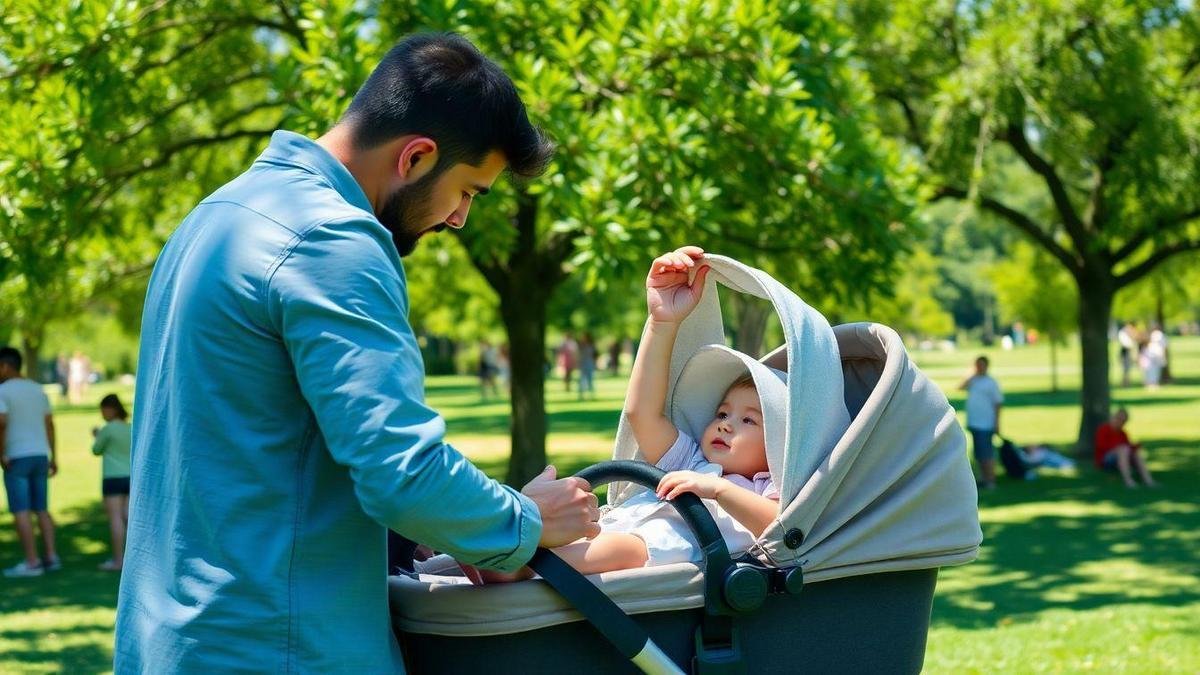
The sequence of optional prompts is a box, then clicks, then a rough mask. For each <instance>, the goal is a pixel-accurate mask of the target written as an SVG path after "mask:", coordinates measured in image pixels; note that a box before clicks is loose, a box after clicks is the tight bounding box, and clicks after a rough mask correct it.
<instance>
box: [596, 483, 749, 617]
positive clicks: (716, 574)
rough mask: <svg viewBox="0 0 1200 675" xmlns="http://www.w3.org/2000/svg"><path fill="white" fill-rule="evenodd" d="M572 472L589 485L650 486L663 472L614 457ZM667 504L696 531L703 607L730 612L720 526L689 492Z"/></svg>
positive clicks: (727, 565)
mask: <svg viewBox="0 0 1200 675" xmlns="http://www.w3.org/2000/svg"><path fill="white" fill-rule="evenodd" d="M575 475H576V476H577V477H579V478H582V479H584V480H586V481H587V482H588V483H590V484H591V486H592V487H593V488H595V487H597V486H600V485H605V484H607V483H611V482H613V481H616V480H627V481H630V482H633V483H637V484H638V485H641V486H643V487H647V488H649V489H651V490H653V489H655V488H656V487H658V483H659V481H661V480H662V478H663V476H665V475H667V473H666V472H665V471H663V470H662V469H660V468H658V467H657V466H654V465H653V464H647V463H645V462H637V461H633V460H627V459H618V460H612V461H608V462H600V463H598V464H593V465H592V466H589V467H587V468H586V469H583V470H582V471H580V472H578V473H576V474H575ZM670 504H671V505H672V506H674V507H675V510H677V511H679V515H681V516H683V519H684V520H685V521H687V524H688V526H689V527H691V528H692V532H694V533H695V534H696V541H697V542H698V543H699V544H700V551H701V552H702V553H703V554H704V566H703V567H704V604H705V609H706V610H707V611H708V612H710V613H711V614H727V615H731V614H734V611H733V609H732V608H731V607H729V605H728V603H727V602H726V601H725V597H724V595H725V594H724V593H723V592H722V589H721V584H722V581H723V579H724V578H725V572H726V571H727V570H728V569H729V568H730V567H731V566H732V565H733V561H732V560H731V558H730V555H729V547H728V546H727V545H726V544H725V538H724V537H722V536H721V530H720V528H718V527H717V523H716V521H715V520H713V517H712V514H711V513H709V512H708V508H707V507H706V506H704V502H703V501H701V500H700V498H699V497H697V496H696V495H694V494H691V493H684V494H681V495H679V496H678V497H676V498H674V499H672V500H671V501H670Z"/></svg>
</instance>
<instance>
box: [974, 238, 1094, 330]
mask: <svg viewBox="0 0 1200 675" xmlns="http://www.w3.org/2000/svg"><path fill="white" fill-rule="evenodd" d="M989 272H990V274H989V275H988V276H989V277H990V278H991V281H992V286H993V287H994V288H995V289H996V299H997V300H998V301H999V304H1000V313H1001V316H1002V317H1003V319H1004V321H1006V322H1009V323H1012V322H1017V321H1020V322H1022V323H1024V324H1025V326H1026V327H1027V328H1035V329H1037V330H1038V331H1040V332H1041V333H1043V334H1044V335H1045V336H1046V337H1047V338H1049V339H1051V340H1053V341H1055V342H1059V343H1061V342H1063V341H1065V339H1066V336H1067V335H1069V334H1070V333H1071V331H1072V330H1074V327H1075V315H1076V313H1077V312H1078V306H1079V294H1078V292H1077V291H1076V290H1075V284H1074V283H1073V282H1072V280H1071V278H1070V275H1068V274H1067V272H1066V270H1064V269H1062V267H1061V266H1059V265H1055V264H1054V261H1053V260H1052V259H1051V258H1050V255H1049V254H1048V253H1046V252H1045V251H1042V250H1041V249H1038V248H1036V247H1035V246H1033V245H1032V244H1028V243H1025V242H1020V243H1018V244H1017V245H1016V246H1014V247H1013V248H1012V249H1011V250H1010V251H1009V254H1008V257H1007V258H1005V259H1004V260H1001V261H999V262H996V263H993V264H992V265H991V269H990V270H989Z"/></svg>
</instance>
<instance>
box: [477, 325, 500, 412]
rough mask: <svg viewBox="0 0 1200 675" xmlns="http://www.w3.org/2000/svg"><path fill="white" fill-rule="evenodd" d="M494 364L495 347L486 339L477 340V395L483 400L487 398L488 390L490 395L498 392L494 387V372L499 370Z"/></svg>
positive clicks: (493, 395) (495, 394) (496, 394)
mask: <svg viewBox="0 0 1200 675" xmlns="http://www.w3.org/2000/svg"><path fill="white" fill-rule="evenodd" d="M499 370H500V369H499V367H497V365H496V348H495V347H493V346H492V343H491V342H488V341H487V340H480V341H479V373H478V374H479V396H480V398H482V399H483V400H484V401H486V400H488V392H489V391H490V392H491V395H492V397H493V398H494V397H496V396H498V395H499V394H500V390H499V389H498V388H497V387H496V374H497V372H498V371H499Z"/></svg>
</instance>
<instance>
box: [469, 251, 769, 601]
mask: <svg viewBox="0 0 1200 675" xmlns="http://www.w3.org/2000/svg"><path fill="white" fill-rule="evenodd" d="M703 255H704V254H703V251H702V250H701V249H699V248H697V247H695V246H685V247H683V248H680V249H678V250H676V251H672V252H670V253H666V254H664V255H662V256H659V257H658V258H656V259H655V260H654V262H653V263H652V265H651V268H650V273H649V275H648V277H647V279H646V304H647V305H648V308H649V314H650V326H649V328H648V329H647V330H646V334H645V338H644V339H643V340H642V343H641V346H640V348H639V349H638V354H637V358H636V359H635V361H634V364H633V373H632V375H631V376H630V385H629V397H628V399H627V400H626V402H625V415H627V416H628V419H629V424H630V428H631V429H632V430H633V434H634V437H635V438H636V439H637V443H638V446H639V448H640V449H641V453H642V455H643V457H644V459H645V460H646V461H647V462H650V463H653V464H656V465H657V466H658V468H660V469H662V470H664V471H667V472H668V473H667V475H666V476H664V477H663V478H662V480H661V481H660V482H659V484H658V487H657V490H656V491H655V492H646V493H643V494H642V495H638V496H637V497H634V498H633V499H630V500H629V501H627V502H625V503H623V504H621V505H620V506H618V507H616V508H613V509H611V510H610V511H609V512H608V513H607V514H606V515H604V516H603V517H602V518H601V519H600V528H601V533H600V534H599V535H597V536H596V537H595V538H594V539H590V540H589V539H580V540H578V541H575V542H572V543H570V544H567V545H566V546H560V547H558V548H556V549H554V551H555V553H557V554H558V555H559V556H560V557H561V558H562V559H563V560H564V561H566V563H567V564H569V565H570V566H571V567H573V568H575V569H576V570H578V571H579V572H582V573H584V574H596V573H600V572H611V571H615V570H622V569H632V568H637V567H643V566H645V565H662V564H667V563H674V562H686V561H693V562H695V561H698V560H700V559H701V552H700V550H699V547H698V546H697V545H696V543H695V541H694V540H693V538H692V534H691V532H690V530H689V529H688V526H687V525H686V524H685V523H684V522H683V520H682V518H681V517H679V516H678V514H677V513H676V512H675V510H674V507H673V506H671V505H670V504H669V503H667V501H666V500H670V499H674V498H675V497H676V496H678V495H680V494H682V493H685V492H691V493H693V494H695V495H696V496H698V497H700V498H702V499H704V500H706V502H708V501H709V500H711V502H709V503H708V504H707V505H708V506H709V510H710V511H713V512H714V518H715V519H716V521H717V524H718V527H719V528H720V529H721V533H722V534H723V535H724V537H725V540H726V543H727V544H728V545H729V550H730V552H731V553H734V554H736V553H740V552H743V551H746V550H748V549H749V548H750V546H751V545H752V544H753V543H754V540H755V539H757V538H758V536H759V535H761V534H762V533H763V531H764V530H765V529H766V528H767V526H769V525H770V524H771V522H772V521H773V520H774V519H775V517H776V516H777V515H778V513H779V491H778V489H777V488H776V487H775V484H774V481H773V480H772V478H771V474H770V472H769V469H768V466H767V448H766V440H765V435H764V432H763V422H764V420H763V412H762V403H761V401H760V393H759V391H758V385H757V384H756V381H755V379H754V377H753V376H752V375H751V374H750V373H748V372H746V373H744V374H743V375H741V376H740V377H737V379H736V380H734V381H733V383H732V384H729V385H728V388H726V389H725V393H724V395H723V397H722V399H721V401H720V403H719V405H718V406H717V408H716V410H715V411H713V412H712V415H713V418H712V421H711V422H710V423H709V424H708V426H707V427H706V428H705V429H704V432H703V434H702V435H701V437H700V438H699V439H693V438H691V437H690V436H689V435H688V434H686V433H684V432H683V431H682V430H681V429H678V428H677V427H676V426H675V424H673V423H672V422H671V420H670V419H669V418H667V417H666V415H664V414H663V409H664V407H665V405H666V398H667V380H668V377H669V371H670V364H671V351H672V349H673V348H674V345H675V338H676V335H677V334H678V331H679V327H680V324H681V323H682V322H683V320H684V319H685V318H687V316H688V315H689V314H690V313H691V312H692V310H693V309H694V308H695V307H696V305H697V303H698V302H699V301H700V297H701V295H702V294H703V292H704V280H705V278H706V276H707V274H708V270H709V269H710V268H709V267H708V266H707V265H704V264H703ZM691 270H695V276H694V278H693V279H692V281H691V283H689V282H688V277H689V271H691ZM770 372H771V375H767V377H772V376H774V377H778V378H779V379H780V380H783V379H784V378H785V377H786V376H785V375H784V374H783V373H781V372H779V371H775V370H774V369H770ZM764 384H769V385H771V386H774V385H776V384H778V385H779V387H780V391H779V392H774V393H773V395H776V396H782V395H786V394H785V393H784V390H783V384H782V383H780V382H775V381H771V382H769V383H764ZM718 386H724V383H722V384H721V385H718ZM713 502H715V504H714V503H713ZM463 569H464V570H465V571H466V573H467V576H468V577H469V578H471V580H472V581H474V582H476V583H495V582H504V581H516V580H520V579H527V578H530V577H531V576H533V572H532V571H530V570H529V568H524V569H522V570H519V571H518V572H515V573H499V572H489V571H485V570H475V569H471V568H469V567H468V566H465V565H464V566H463Z"/></svg>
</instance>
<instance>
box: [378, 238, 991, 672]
mask: <svg viewBox="0 0 1200 675" xmlns="http://www.w3.org/2000/svg"><path fill="white" fill-rule="evenodd" d="M706 260H707V261H708V262H709V264H711V265H712V267H713V270H712V273H710V274H709V278H708V282H707V287H706V290H705V293H704V298H703V299H702V301H701V304H700V306H699V307H697V308H696V310H695V311H693V313H692V315H691V316H690V317H689V318H688V319H687V320H686V321H685V322H684V325H683V326H682V327H681V330H680V335H679V338H678V340H677V342H676V345H675V351H674V352H673V354H672V368H671V379H670V381H671V382H672V383H673V384H672V388H671V389H672V391H671V392H670V393H669V395H668V413H669V414H670V415H671V416H672V419H674V420H675V422H676V424H677V425H678V426H680V428H681V429H685V430H686V429H690V428H691V427H692V426H694V422H693V421H689V420H688V419H686V418H687V417H688V415H687V414H686V413H687V411H686V410H683V409H681V408H680V406H678V405H676V402H677V395H679V392H677V391H676V385H678V384H679V382H680V375H681V373H682V371H683V370H684V366H685V364H687V363H688V361H689V360H691V359H692V357H693V356H695V355H696V354H697V353H698V352H700V351H703V350H705V349H710V348H711V347H710V346H711V345H713V344H723V343H724V335H723V331H722V328H721V319H720V306H719V303H718V301H717V297H716V289H715V285H716V283H717V282H720V283H722V284H724V285H726V286H728V287H730V288H731V289H733V290H735V291H739V292H744V293H749V294H751V295H755V296H758V297H761V298H765V299H768V300H770V301H771V302H772V303H773V305H774V306H775V309H776V312H777V313H778V315H779V318H780V322H781V324H782V326H783V329H784V335H785V338H786V343H785V345H783V346H781V347H780V348H779V349H776V350H775V351H773V352H772V353H770V354H768V355H767V356H766V357H764V358H763V359H762V363H765V364H767V365H769V366H772V367H774V368H777V369H780V370H785V371H789V378H788V405H787V417H786V425H785V427H784V428H782V429H776V430H775V431H776V433H777V434H780V435H781V436H782V437H783V443H782V444H781V446H782V448H783V449H784V451H782V452H779V453H775V454H773V455H772V454H770V453H769V454H768V462H769V464H770V465H771V472H772V475H773V476H775V477H776V479H777V482H778V487H779V489H780V493H781V499H780V514H779V517H778V519H777V520H776V521H775V522H774V523H773V524H772V525H771V526H770V527H768V528H767V530H766V531H765V532H764V533H763V534H762V536H761V537H760V538H759V540H758V542H757V543H756V544H755V546H754V548H753V549H751V551H750V552H749V554H748V555H747V556H745V557H744V558H743V559H741V561H737V560H735V561H730V559H729V555H728V552H727V551H725V550H724V543H723V542H721V540H720V537H719V536H716V543H715V544H714V545H713V546H706V545H705V542H706V541H707V540H706V539H705V537H704V536H701V537H700V541H701V544H702V546H704V548H705V554H706V555H705V558H706V559H705V563H704V564H703V565H696V564H692V563H676V564H670V565H662V566H657V567H643V568H639V569H633V570H621V571H617V572H609V573H604V574H599V575H593V576H590V577H588V579H589V580H590V581H591V582H592V583H593V584H595V586H596V587H598V588H600V589H601V590H603V593H604V595H606V596H607V597H608V598H609V599H611V600H612V602H614V603H615V604H616V606H617V607H619V608H620V610H622V611H623V612H625V613H626V614H629V615H631V616H632V617H633V620H634V622H636V626H635V625H634V624H632V623H631V624H626V626H627V629H628V630H637V629H638V627H640V629H642V630H644V631H645V632H646V633H648V634H649V636H650V637H651V638H652V639H653V641H654V643H655V644H656V645H657V647H658V648H659V649H661V650H662V652H663V653H664V654H665V655H666V657H669V659H670V660H672V661H674V662H675V664H678V665H679V667H681V668H683V669H685V670H686V669H689V668H691V669H694V670H699V671H702V672H703V671H708V672H739V670H738V669H742V671H748V672H754V673H760V672H761V673H772V672H777V673H792V672H798V671H800V670H807V671H811V672H852V671H860V672H862V671H864V670H865V671H870V672H918V671H919V670H920V669H921V665H922V662H923V659H924V652H925V639H926V634H927V631H928V626H929V619H930V607H931V602H932V597H933V590H934V585H935V581H936V576H937V568H939V567H941V566H944V565H956V564H962V563H965V562H969V561H971V560H973V559H974V558H975V555H976V553H977V551H978V546H979V543H980V540H981V533H980V530H979V521H978V515H977V511H976V494H975V483H974V479H973V477H972V475H971V472H970V467H969V465H968V463H967V459H966V453H965V439H964V437H963V434H962V431H961V429H960V428H959V427H958V424H957V422H956V420H955V416H954V412H953V410H952V409H951V407H950V405H949V404H948V402H947V401H946V397H945V396H944V395H943V394H942V393H941V391H940V390H939V389H938V388H937V387H936V386H935V385H934V384H933V383H931V382H930V381H929V380H927V379H926V378H925V377H924V375H923V374H921V373H920V371H918V370H917V368H916V367H915V366H914V365H913V364H912V363H911V362H910V361H909V359H908V355H907V353H906V352H905V350H904V346H903V343H902V342H901V340H900V338H899V336H898V335H896V333H895V332H894V331H892V330H891V329H889V328H886V327H884V326H880V325H877V324H866V323H861V324H848V325H842V326H838V327H836V328H833V329H831V328H830V327H829V324H828V323H826V322H825V320H824V318H823V317H821V316H820V314H818V313H816V312H815V311H814V310H812V309H811V308H810V307H808V305H806V304H805V303H804V302H803V301H802V300H800V299H799V298H798V297H797V296H795V295H794V294H793V293H791V292H790V291H788V290H787V289H786V288H784V287H783V286H782V285H780V284H779V283H778V282H776V281H775V280H774V279H772V278H771V277H770V276H769V275H767V274H765V273H763V272H762V271H760V270H756V269H752V268H749V267H746V266H743V265H742V264H740V263H738V262H736V261H733V260H731V259H729V258H724V257H722V256H711V255H710V256H706ZM713 407H714V408H715V405H714V406H713ZM847 413H848V417H847ZM839 419H842V420H845V419H848V420H849V423H848V426H847V424H846V422H845V421H841V422H838V420H839ZM765 431H766V432H767V435H768V437H770V436H771V434H772V430H771V429H770V428H767V429H765ZM614 458H615V459H617V460H627V459H635V458H637V448H636V444H635V443H634V442H633V438H632V433H631V431H630V429H629V428H628V425H627V424H626V423H625V421H624V420H622V421H621V423H620V425H619V428H618V433H617V442H616V447H615V450H614ZM609 479H611V476H606V477H605V480H609ZM595 482H596V481H595V480H593V483H595ZM602 482H603V481H602ZM641 482H642V483H648V484H652V481H647V480H644V479H643V480H642V481H641ZM640 489H642V488H641V487H639V486H638V485H636V484H633V483H613V485H612V486H611V488H610V491H609V501H610V503H620V502H622V501H624V500H626V499H628V498H629V497H630V496H631V495H632V494H634V493H635V492H637V491H638V490H640ZM685 497H693V496H692V495H685ZM676 501H677V502H679V501H682V499H681V500H676ZM695 503H696V505H698V504H699V500H695ZM698 511H699V512H701V513H700V515H698V516H695V517H690V518H689V523H691V524H692V525H693V527H695V528H700V529H698V530H697V532H698V533H700V532H701V530H702V529H703V527H704V523H702V522H695V521H697V520H704V519H705V517H706V516H707V512H706V511H705V510H704V508H703V507H698ZM685 515H686V514H685ZM709 522H710V524H711V521H709ZM722 555H723V557H722ZM714 565H717V566H718V567H714ZM535 569H537V570H538V571H539V572H542V568H541V567H535ZM706 572H707V574H706ZM543 576H545V577H546V579H548V580H551V581H555V580H554V579H553V578H552V577H551V576H550V575H549V574H548V573H543ZM735 577H736V580H737V581H739V582H740V581H750V582H751V583H750V588H751V590H752V593H751V596H755V595H757V597H749V598H748V599H747V598H742V599H741V600H739V599H738V597H737V596H738V594H737V593H731V592H730V589H731V588H732V586H731V583H732V582H731V581H730V580H731V579H735ZM745 577H754V579H749V580H747V579H746V578H745ZM722 579H723V581H722ZM722 583H724V584H725V586H724V591H723V590H722V588H723V587H722V585H721V584H722ZM555 587H556V588H558V587H560V586H559V585H558V583H557V582H556V583H555ZM589 588H590V587H589ZM744 588H745V587H744V586H743V589H744ZM389 594H390V599H391V607H392V618H393V625H394V628H395V632H396V635H397V637H398V639H399V640H400V643H401V646H402V649H403V651H404V654H405V658H406V661H407V663H408V666H409V669H410V670H411V671H412V672H417V673H424V672H438V673H447V672H475V671H483V670H486V671H487V672H514V673H515V672H521V673H531V672H562V671H569V670H576V671H579V672H587V673H593V672H636V668H635V667H634V666H633V665H632V664H631V662H630V661H628V660H626V659H623V658H622V657H621V654H620V653H619V652H618V650H616V649H614V648H613V645H612V644H609V641H606V640H605V638H604V637H602V635H601V633H599V632H597V630H596V629H595V628H593V626H592V625H591V624H589V623H588V622H587V621H585V615H586V616H587V618H591V619H592V620H593V621H598V620H597V619H595V618H594V617H593V616H592V615H593V614H595V612H593V611H591V609H590V608H588V607H584V605H583V604H582V603H581V604H578V605H573V604H571V602H569V601H568V600H566V599H565V598H564V597H563V596H562V595H560V594H559V592H557V591H556V590H554V588H552V587H551V586H550V585H549V584H547V583H546V581H544V580H541V579H535V580H531V581H525V582H519V583H512V584H498V585H492V586H485V587H475V586H471V585H469V584H468V583H466V580H465V579H464V578H462V577H461V576H457V575H454V574H446V575H438V574H434V575H429V574H422V575H419V576H418V575H414V576H405V575H400V576H393V577H391V578H390V579H389ZM763 596H765V597H763ZM603 602H604V603H607V601H603ZM581 610H582V613H581ZM614 611H615V610H614ZM597 625H599V623H597ZM611 633H612V630H611V629H610V630H609V634H608V635H609V639H610V640H612V641H613V643H614V644H616V642H618V640H613V639H612V635H611ZM714 635H716V638H714V639H712V640H710V638H712V637H713V636H714ZM633 651H636V649H635V650H633ZM630 656H631V654H629V653H626V657H630ZM639 663H641V662H640V661H639ZM643 667H644V666H643ZM726 667H733V668H735V670H726V669H725V668H726Z"/></svg>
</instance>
